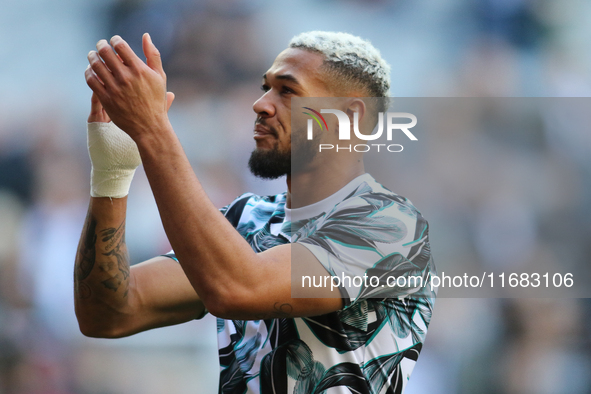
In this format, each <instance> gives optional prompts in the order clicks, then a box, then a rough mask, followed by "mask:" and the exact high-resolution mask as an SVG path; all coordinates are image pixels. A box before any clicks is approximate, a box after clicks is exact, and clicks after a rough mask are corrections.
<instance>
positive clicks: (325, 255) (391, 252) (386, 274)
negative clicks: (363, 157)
mask: <svg viewBox="0 0 591 394" xmlns="http://www.w3.org/2000/svg"><path fill="white" fill-rule="evenodd" d="M294 241H295V242H298V243H300V244H302V245H303V246H305V247H306V248H308V250H310V251H311V252H312V253H313V254H314V256H315V257H316V258H317V259H318V261H319V262H320V263H321V264H322V265H323V266H324V267H325V268H326V270H327V271H328V272H329V273H330V274H331V275H332V276H333V278H332V280H333V282H335V284H336V283H337V282H338V284H339V285H340V288H341V293H345V294H346V297H343V298H344V299H345V305H348V304H349V303H354V302H355V301H356V300H358V299H368V298H394V297H404V296H408V295H411V294H412V295H424V292H425V291H426V290H427V288H426V287H425V286H424V285H425V283H426V279H427V276H428V274H429V272H430V270H431V269H432V260H431V253H430V246H429V237H428V223H427V221H426V220H425V219H424V218H423V217H422V215H421V214H420V213H419V212H418V211H417V210H416V209H415V208H414V207H413V206H412V204H410V202H409V201H408V200H406V199H405V198H403V197H400V196H398V195H396V194H394V193H381V192H374V191H370V190H365V191H363V193H360V194H359V195H357V196H353V197H352V198H348V199H346V200H344V201H342V202H340V203H339V204H337V205H336V206H335V207H334V208H333V209H332V210H331V211H329V212H328V213H326V214H324V215H322V216H320V217H317V218H315V219H312V220H310V221H309V222H308V223H307V224H306V225H304V226H303V227H302V228H301V229H300V230H299V231H298V233H297V235H296V237H295V238H294ZM335 277H336V278H335ZM411 278H412V279H411ZM347 297H348V299H349V302H347V299H346V298H347Z"/></svg>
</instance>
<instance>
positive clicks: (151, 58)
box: [142, 33, 164, 75]
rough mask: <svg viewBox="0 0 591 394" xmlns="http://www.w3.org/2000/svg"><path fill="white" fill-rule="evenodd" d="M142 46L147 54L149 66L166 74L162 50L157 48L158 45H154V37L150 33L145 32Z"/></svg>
mask: <svg viewBox="0 0 591 394" xmlns="http://www.w3.org/2000/svg"><path fill="white" fill-rule="evenodd" d="M142 47H143V49H144V55H146V63H147V64H148V67H150V68H151V69H152V70H154V71H156V72H157V73H158V74H160V75H164V69H163V68H162V58H161V57H160V51H159V50H158V48H156V45H154V43H153V42H152V38H151V37H150V35H149V34H148V33H145V34H144V35H143V37H142Z"/></svg>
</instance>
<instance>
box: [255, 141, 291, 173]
mask: <svg viewBox="0 0 591 394" xmlns="http://www.w3.org/2000/svg"><path fill="white" fill-rule="evenodd" d="M248 168H250V172H251V173H252V174H253V175H254V176H257V177H259V178H263V179H277V178H280V177H282V176H283V175H288V174H289V173H290V172H291V149H290V150H289V151H287V152H281V151H280V150H279V149H278V147H277V146H275V147H274V148H273V149H255V150H253V151H252V153H251V154H250V159H248Z"/></svg>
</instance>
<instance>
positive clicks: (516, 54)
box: [0, 0, 591, 394]
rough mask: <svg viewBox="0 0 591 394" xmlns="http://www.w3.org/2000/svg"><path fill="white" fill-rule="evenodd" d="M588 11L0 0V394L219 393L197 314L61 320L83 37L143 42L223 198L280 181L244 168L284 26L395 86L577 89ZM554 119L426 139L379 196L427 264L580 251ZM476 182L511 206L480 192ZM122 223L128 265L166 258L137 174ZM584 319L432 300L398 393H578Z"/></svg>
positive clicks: (587, 81) (81, 199) (584, 181)
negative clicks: (427, 178)
mask: <svg viewBox="0 0 591 394" xmlns="http://www.w3.org/2000/svg"><path fill="white" fill-rule="evenodd" d="M590 16H591V2H588V1H585V0H560V1H555V0H554V1H553V0H430V1H426V0H418V1H413V2H409V1H394V0H363V1H362V0H339V1H337V0H314V1H312V0H301V1H297V2H294V1H262V0H249V1H246V0H166V1H164V0H151V1H149V0H119V1H117V0H107V1H100V2H88V1H83V0H61V1H59V2H56V1H49V0H29V1H26V2H20V1H15V0H2V1H1V2H0V34H1V37H3V39H2V40H1V41H0V394H5V393H6V394H13V393H14V394H33V393H34V394H70V393H72V394H73V393H80V394H86V393H88V394H111V393H112V394H118V393H148V394H151V393H165V392H166V393H180V394H183V393H205V394H207V393H215V392H217V379H218V377H217V373H218V372H217V371H218V365H217V348H216V339H215V328H214V327H215V321H214V320H213V319H212V318H211V316H208V317H206V318H205V319H203V320H202V321H195V322H191V323H187V324H184V325H181V326H177V327H171V328H166V329H159V330H154V331H151V332H146V333H143V334H139V335H136V336H134V337H131V338H127V339H119V340H98V339H89V338H84V337H83V336H82V335H81V334H80V333H79V331H78V327H77V323H76V320H75V316H74V308H73V300H72V268H73V262H74V255H75V251H76V245H77V243H78V238H79V235H80V232H81V228H82V223H83V221H84V218H85V213H86V207H87V203H88V199H89V197H88V195H89V172H90V163H89V160H88V157H87V152H86V133H85V121H86V117H87V116H88V109H89V101H90V90H89V89H88V88H87V86H86V84H85V81H84V77H83V72H84V69H85V68H86V65H87V61H86V54H87V53H88V51H90V50H91V49H94V45H95V43H96V42H97V41H98V40H99V39H101V38H109V37H110V36H112V35H114V34H119V35H121V36H122V37H124V38H125V39H127V40H128V41H129V42H130V44H131V45H132V47H133V48H134V49H135V50H136V51H139V50H140V38H141V34H142V33H144V32H146V31H147V32H150V33H151V35H152V37H153V40H154V42H155V44H156V45H157V46H158V47H159V48H160V50H161V52H162V55H163V60H164V67H165V71H166V72H167V74H168V78H169V90H171V91H173V92H175V93H176V97H177V99H176V101H175V103H174V105H173V107H172V108H171V111H170V117H171V121H172V123H173V126H174V127H175V130H176V132H177V134H178V135H179V138H180V139H181V142H182V143H183V146H184V148H185V150H186V152H187V155H188V156H189V158H190V160H191V162H192V164H193V167H194V169H195V171H196V173H197V175H198V176H199V178H200V179H201V181H202V183H203V184H204V185H205V187H206V190H207V191H208V193H209V196H210V198H211V199H212V200H213V201H214V203H215V204H216V205H218V206H223V205H225V204H227V203H229V202H230V201H231V200H232V199H233V198H235V197H236V196H237V195H239V194H241V193H242V192H244V191H252V192H256V193H259V194H270V193H278V192H282V191H284V190H285V184H284V181H283V180H278V181H273V182H263V181H258V180H256V179H254V178H253V177H252V176H251V175H250V174H249V173H248V170H247V167H246V162H247V159H248V156H249V154H250V151H251V149H252V147H253V142H252V137H251V136H252V134H251V133H252V124H253V123H252V122H253V121H254V112H252V103H253V102H254V101H255V100H256V98H258V96H259V95H260V90H259V85H260V77H261V75H262V74H263V73H264V72H265V71H266V70H267V68H268V67H269V66H270V65H271V63H272V61H273V59H274V58H275V56H276V55H277V54H278V53H279V52H280V51H281V50H282V49H284V48H285V47H286V46H287V43H288V42H289V39H290V38H291V37H292V36H293V35H295V34H298V33H300V32H302V31H308V30H318V29H321V30H337V31H346V32H349V33H353V34H356V35H359V36H362V37H364V38H367V39H369V40H371V41H372V43H373V44H374V45H375V46H376V47H377V48H379V49H380V50H381V52H382V55H383V56H384V58H385V59H386V60H387V61H388V62H389V63H390V64H391V65H392V89H391V94H392V95H393V96H398V97H432V96H437V97H466V96H467V97H480V96H500V97H503V96H517V97H519V96H523V97H543V96H551V97H586V96H589V94H590V93H591V51H590V50H589V44H588V43H589V42H591V25H589V24H588V23H587V21H588V20H589V17H590ZM552 119H553V118H552V117H547V118H546V119H545V120H544V119H543V117H542V120H541V121H540V122H541V123H540V124H539V125H538V127H533V128H527V130H525V129H524V131H523V132H520V131H519V130H516V131H513V132H498V130H497V131H490V130H489V131H488V133H486V132H483V133H479V132H475V133H473V134H471V135H469V136H461V135H460V136H458V135H453V134H450V135H449V136H447V135H440V136H439V139H438V140H437V142H438V143H440V145H433V146H435V147H438V146H439V147H447V149H462V152H463V153H464V154H461V155H460V154H459V155H455V156H454V155H449V154H448V155H446V156H445V160H443V157H442V156H438V155H437V149H435V148H434V149H433V153H432V155H430V156H429V158H430V160H431V162H430V165H431V167H429V168H433V169H438V171H436V172H435V173H434V175H433V176H434V177H435V178H436V179H438V182H434V183H431V184H430V185H429V187H428V189H421V185H420V182H416V180H415V181H414V182H413V179H411V177H408V176H406V177H405V175H404V173H401V181H400V189H401V190H400V191H398V190H396V189H395V191H397V192H399V193H400V194H402V195H406V196H407V197H410V198H411V199H412V200H413V202H414V203H415V204H416V205H417V206H418V207H419V208H420V209H421V211H422V212H423V214H424V215H425V217H427V219H429V220H430V223H431V228H432V229H431V232H432V233H431V239H432V245H433V250H434V253H435V257H436V259H437V258H439V259H441V261H443V260H445V259H452V258H453V259H481V260H483V261H486V260H487V259H489V260H491V261H492V260H494V261H499V260H503V259H511V258H514V257H515V254H514V253H518V255H517V258H519V259H536V258H540V259H563V260H564V261H565V262H573V261H574V262H576V263H577V264H588V263H589V255H590V252H591V247H590V244H589V242H588V240H589V239H590V235H591V211H590V209H589V206H591V182H590V181H591V161H590V160H589V158H588V154H587V151H588V148H589V147H590V146H591V141H590V139H591V133H589V130H588V128H586V127H584V126H583V127H577V128H573V127H570V128H569V127H556V123H553V120H552ZM588 124H589V123H586V125H588ZM460 140H461V141H463V145H462V146H458V145H457V144H452V142H454V141H456V142H457V141H460ZM446 142H447V145H446ZM585 147H586V148H585ZM500 152H502V154H500ZM483 156H486V157H491V156H495V157H497V158H498V160H496V161H495V163H498V165H495V166H483V165H482V164H481V163H480V162H479V158H480V157H483ZM438 159H439V160H438ZM479 163H480V164H479ZM489 179H494V180H496V181H497V184H500V185H503V182H504V181H506V182H507V183H506V184H507V185H511V187H518V188H519V191H520V193H519V194H518V195H519V197H520V198H519V199H518V200H517V201H505V200H503V198H502V197H503V196H502V188H501V189H499V190H498V192H499V196H498V197H500V198H492V197H491V196H490V195H488V194H486V193H483V192H482V190H481V188H480V185H481V184H482V182H483V181H484V182H486V181H487V180H489ZM425 191H426V192H425ZM495 197H497V196H495ZM505 203H510V204H509V205H510V206H511V207H513V209H512V210H510V211H508V212H507V210H505V209H503V207H506V206H507V204H505ZM127 229H128V234H127V241H128V245H129V249H130V253H131V257H132V260H133V261H134V262H139V261H142V260H145V259H147V258H150V257H153V256H155V255H159V254H163V253H166V252H168V250H169V248H170V246H169V244H168V241H167V239H166V236H165V234H164V232H163V230H162V227H161V222H160V219H159V217H158V212H157V210H156V207H155V204H154V201H153V198H152V196H151V193H150V189H149V186H148V184H147V181H146V178H145V175H144V174H143V173H142V170H141V169H139V170H138V172H137V174H136V177H135V179H134V183H133V185H132V190H131V193H130V197H129V212H128V223H127ZM507 234H509V235H507ZM453 235H455V236H453ZM510 235H515V237H517V238H513V237H511V236H510ZM511 240H513V241H515V240H518V241H519V242H510V241H511ZM507 243H508V246H506V247H504V248H497V247H496V246H498V245H500V244H502V245H506V244H507ZM438 256H441V257H438ZM590 313H591V303H590V302H589V300H588V299H439V300H438V301H437V303H436V308H435V313H434V316H433V320H432V323H431V327H430V330H429V335H428V336H427V341H426V345H425V348H424V350H423V353H422V355H421V357H420V359H419V362H418V364H417V367H416V368H415V372H414V373H413V377H412V379H411V380H410V384H409V387H408V390H407V392H406V393H407V394H408V393H410V394H415V393H436V394H439V393H442V394H443V393H445V394H448V393H449V394H451V393H535V394H546V393H547V394H560V393H571V394H572V393H591V356H590V355H591V350H590V345H591V343H590V335H591V325H590V324H589V322H590Z"/></svg>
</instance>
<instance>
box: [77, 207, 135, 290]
mask: <svg viewBox="0 0 591 394" xmlns="http://www.w3.org/2000/svg"><path fill="white" fill-rule="evenodd" d="M97 243H98V246H97ZM97 251H98V253H97ZM97 254H98V257H97ZM102 256H104V257H102ZM95 265H97V266H98V269H99V271H97V272H96V274H97V275H98V276H97V279H98V280H99V281H100V283H101V284H102V286H103V287H104V288H106V289H108V290H112V291H113V292H117V291H118V290H119V289H120V288H122V284H123V289H124V291H123V297H126V296H127V291H128V284H129V280H128V279H129V255H128V253H127V245H126V243H125V220H123V221H122V222H121V224H120V225H119V227H108V228H105V229H101V230H97V220H96V219H95V218H94V216H93V215H92V214H91V213H90V212H89V213H88V216H87V217H86V224H85V226H84V231H83V233H82V237H81V240H80V244H79V246H78V255H77V258H76V267H75V270H74V279H75V289H76V295H77V296H78V297H79V298H80V299H85V298H89V297H90V296H91V295H92V289H93V285H92V283H90V282H89V281H88V280H87V278H88V277H89V276H90V274H91V273H92V272H93V269H94V267H95ZM99 273H100V274H99ZM105 277H106V279H103V278H105ZM99 278H100V279H99ZM94 280H95V279H93V281H94Z"/></svg>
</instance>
